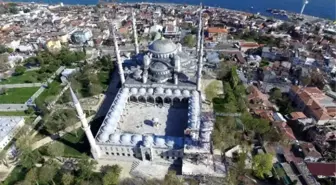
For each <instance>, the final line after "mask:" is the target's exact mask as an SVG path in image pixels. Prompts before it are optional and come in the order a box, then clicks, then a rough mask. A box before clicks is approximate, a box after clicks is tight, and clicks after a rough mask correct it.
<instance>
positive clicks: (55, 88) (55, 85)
mask: <svg viewBox="0 0 336 185" xmlns="http://www.w3.org/2000/svg"><path fill="white" fill-rule="evenodd" d="M61 90H62V86H61V83H60V82H59V81H57V80H54V81H53V82H52V83H51V84H49V87H48V88H46V89H45V90H44V91H43V93H42V94H40V96H39V97H38V98H37V99H38V100H42V101H44V100H45V99H46V97H48V96H56V95H57V94H59V93H60V92H61Z"/></svg>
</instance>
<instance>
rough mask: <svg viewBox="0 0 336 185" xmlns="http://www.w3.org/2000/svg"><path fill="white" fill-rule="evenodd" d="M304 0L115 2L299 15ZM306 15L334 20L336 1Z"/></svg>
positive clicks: (83, 1)
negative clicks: (202, 6)
mask: <svg viewBox="0 0 336 185" xmlns="http://www.w3.org/2000/svg"><path fill="white" fill-rule="evenodd" d="M13 1H16V2H18V1H20V2H32V0H13ZM303 1H304V0H202V1H200V0H152V1H150V0H142V1H139V0H116V2H120V3H126V2H129V3H134V2H152V3H176V4H194V5H197V4H200V2H202V3H203V4H204V5H205V6H213V7H221V8H226V9H233V10H239V11H245V12H250V13H260V14H262V15H269V14H267V12H266V10H267V9H282V10H286V11H290V12H296V13H299V12H300V11H301V8H302V4H303ZM36 2H43V3H50V4H56V3H60V2H62V3H63V4H72V5H75V4H80V5H92V4H97V3H98V0H62V1H60V0H42V1H40V0H37V1H36ZM303 13H304V14H306V15H311V16H315V17H321V18H325V19H330V20H336V0H309V3H308V4H307V5H306V7H305V10H304V12H303Z"/></svg>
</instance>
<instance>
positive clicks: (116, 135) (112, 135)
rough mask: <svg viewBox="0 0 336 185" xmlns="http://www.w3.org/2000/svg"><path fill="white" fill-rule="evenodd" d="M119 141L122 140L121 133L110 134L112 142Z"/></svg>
mask: <svg viewBox="0 0 336 185" xmlns="http://www.w3.org/2000/svg"><path fill="white" fill-rule="evenodd" d="M119 141H120V134H117V133H115V134H111V135H110V142H111V143H119Z"/></svg>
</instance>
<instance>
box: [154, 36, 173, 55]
mask: <svg viewBox="0 0 336 185" xmlns="http://www.w3.org/2000/svg"><path fill="white" fill-rule="evenodd" d="M148 48H149V50H150V52H152V53H164V54H169V53H173V52H175V50H176V49H177V46H176V45H175V44H174V42H172V41H171V40H169V39H158V40H155V41H154V42H152V44H151V45H149V47H148Z"/></svg>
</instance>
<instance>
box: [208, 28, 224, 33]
mask: <svg viewBox="0 0 336 185" xmlns="http://www.w3.org/2000/svg"><path fill="white" fill-rule="evenodd" d="M208 32H209V33H228V30H227V29H225V28H217V27H210V28H208Z"/></svg>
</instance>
